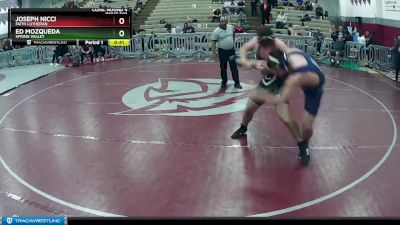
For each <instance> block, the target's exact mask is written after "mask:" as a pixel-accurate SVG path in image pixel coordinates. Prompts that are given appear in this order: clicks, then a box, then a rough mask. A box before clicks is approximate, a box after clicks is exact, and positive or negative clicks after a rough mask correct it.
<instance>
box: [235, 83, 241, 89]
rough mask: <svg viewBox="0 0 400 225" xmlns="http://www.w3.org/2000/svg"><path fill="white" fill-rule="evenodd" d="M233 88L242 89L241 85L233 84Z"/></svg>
mask: <svg viewBox="0 0 400 225" xmlns="http://www.w3.org/2000/svg"><path fill="white" fill-rule="evenodd" d="M234 87H235V88H237V89H242V88H243V87H242V85H240V84H235V85H234Z"/></svg>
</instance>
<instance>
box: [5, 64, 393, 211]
mask: <svg viewBox="0 0 400 225" xmlns="http://www.w3.org/2000/svg"><path fill="white" fill-rule="evenodd" d="M187 64H195V65H204V64H205V63H175V64H165V65H164V64H163V65H140V66H133V67H128V68H122V69H117V70H110V71H104V72H100V73H95V74H90V75H86V76H83V77H78V78H74V79H71V80H68V81H64V82H61V83H58V84H55V85H53V86H51V87H48V88H45V89H43V90H41V91H38V92H36V93H35V94H32V95H31V96H29V97H27V98H25V99H23V100H21V101H20V102H18V103H17V104H16V105H14V106H13V107H12V108H11V109H10V110H8V111H7V112H6V113H5V114H4V116H3V117H2V118H1V119H0V125H1V124H2V123H3V122H4V120H5V118H6V117H7V116H8V115H9V114H10V113H11V112H12V111H14V110H15V109H16V108H17V107H18V106H19V105H21V104H22V103H24V102H25V101H27V100H29V99H30V98H33V97H34V96H36V95H38V94H40V93H42V92H45V91H47V90H49V89H52V88H54V87H57V86H59V85H62V84H65V83H67V82H71V81H76V80H80V79H84V78H89V77H92V76H97V75H101V74H106V73H112V72H117V71H123V70H129V69H134V68H141V67H145V68H148V67H159V66H171V65H187ZM213 64H215V63H213ZM328 79H331V80H335V81H337V82H340V83H343V84H345V85H348V86H350V87H353V88H354V89H356V90H358V91H360V92H362V93H364V94H366V95H368V96H369V97H371V98H373V99H374V100H375V101H377V102H378V103H379V104H380V105H381V106H382V107H383V108H384V109H385V111H386V112H387V113H388V114H389V116H390V118H391V120H392V123H393V141H392V144H391V145H390V146H389V149H388V151H387V152H386V154H385V155H384V157H383V158H382V159H381V160H380V161H379V162H378V164H376V165H375V166H374V168H372V169H371V170H370V171H368V172H367V173H366V174H364V175H363V176H362V177H360V178H359V179H357V180H356V181H354V182H352V183H350V184H348V185H347V186H345V187H343V188H341V189H339V190H337V191H335V192H333V193H331V194H328V195H325V196H323V197H320V198H318V199H315V200H312V201H309V202H305V203H303V204H299V205H296V206H292V207H289V208H285V209H281V210H275V211H271V212H267V213H261V214H256V215H251V217H268V216H274V215H280V214H284V213H288V212H292V211H295V210H299V209H302V208H305V207H308V206H311V205H314V204H317V203H320V202H322V201H326V200H328V199H330V198H333V197H335V196H337V195H339V194H341V193H343V192H345V191H347V190H349V189H351V188H353V187H354V186H356V185H357V184H359V183H361V182H362V181H363V180H365V179H367V178H368V177H369V176H370V175H371V174H373V173H374V172H375V171H376V170H378V169H379V167H380V166H381V165H382V164H383V163H384V162H385V161H386V159H387V158H388V157H389V155H390V153H391V152H392V150H393V148H394V146H395V143H396V137H397V126H396V123H395V121H394V118H393V116H392V114H391V113H390V111H389V110H388V109H387V107H386V106H385V105H384V104H383V103H382V102H381V101H379V100H378V99H377V98H375V97H374V96H372V95H371V94H369V93H367V92H365V91H363V90H361V89H359V88H357V87H355V86H353V85H351V84H348V83H345V82H343V81H339V80H336V79H333V78H328ZM0 163H1V164H2V166H3V167H4V168H5V169H6V171H7V172H8V173H9V174H10V175H11V176H12V177H14V178H15V179H16V180H17V181H18V182H20V183H21V184H22V185H24V186H25V187H27V188H28V189H30V190H31V191H33V192H35V193H37V194H39V195H41V196H43V197H45V198H47V199H49V200H51V201H53V202H56V203H58V204H60V205H63V206H66V207H69V208H72V209H75V210H78V211H81V212H86V213H90V214H93V215H97V216H105V217H106V216H110V217H124V216H123V215H118V214H113V213H108V212H103V211H99V210H94V209H90V208H86V207H82V206H79V205H76V204H73V203H70V202H67V201H64V200H62V199H59V198H56V197H54V196H52V195H49V194H47V193H45V192H43V191H41V190H39V189H37V188H36V187H34V186H32V185H31V184H29V183H28V182H26V181H25V180H23V179H22V178H20V177H19V176H18V175H17V174H16V173H15V172H14V171H13V170H12V169H11V168H10V167H9V166H8V165H7V163H6V162H5V161H4V159H3V157H2V156H1V154H0Z"/></svg>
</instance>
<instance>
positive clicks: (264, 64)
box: [254, 60, 269, 70]
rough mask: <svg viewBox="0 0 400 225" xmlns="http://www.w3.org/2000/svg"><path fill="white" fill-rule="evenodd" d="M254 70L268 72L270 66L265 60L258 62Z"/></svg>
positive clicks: (255, 63)
mask: <svg viewBox="0 0 400 225" xmlns="http://www.w3.org/2000/svg"><path fill="white" fill-rule="evenodd" d="M254 68H256V69H257V70H268V69H269V68H268V65H267V62H266V61H265V60H257V61H255V62H254Z"/></svg>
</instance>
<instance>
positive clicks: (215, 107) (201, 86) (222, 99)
mask: <svg viewBox="0 0 400 225" xmlns="http://www.w3.org/2000/svg"><path fill="white" fill-rule="evenodd" d="M220 86H221V80H217V79H179V78H177V79H174V78H166V79H159V81H158V82H156V83H152V84H147V85H143V86H140V87H137V88H134V89H132V90H130V91H128V92H127V93H125V94H124V95H123V97H122V102H123V103H124V104H125V105H126V106H128V107H129V108H130V109H129V110H126V111H122V112H115V113H111V114H113V115H121V116H126V115H167V116H209V115H219V114H226V113H232V112H238V111H241V110H244V108H245V106H246V102H247V98H246V92H247V91H248V90H249V89H251V88H253V87H252V86H251V85H248V84H244V83H242V86H243V89H235V88H233V85H230V86H229V87H228V88H227V89H226V90H220Z"/></svg>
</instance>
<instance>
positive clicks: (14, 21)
mask: <svg viewBox="0 0 400 225" xmlns="http://www.w3.org/2000/svg"><path fill="white" fill-rule="evenodd" d="M9 17H10V18H9V19H10V20H9V21H10V23H9V38H11V39H12V40H13V42H14V43H16V44H28V45H46V44H49V45H54V44H68V45H72V44H79V45H82V44H89V45H93V44H99V43H101V44H108V43H110V40H113V42H115V40H121V43H128V45H129V41H126V40H129V39H130V37H131V36H132V34H131V31H132V28H131V25H132V24H131V10H130V9H98V8H96V9H11V10H9Z"/></svg>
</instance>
